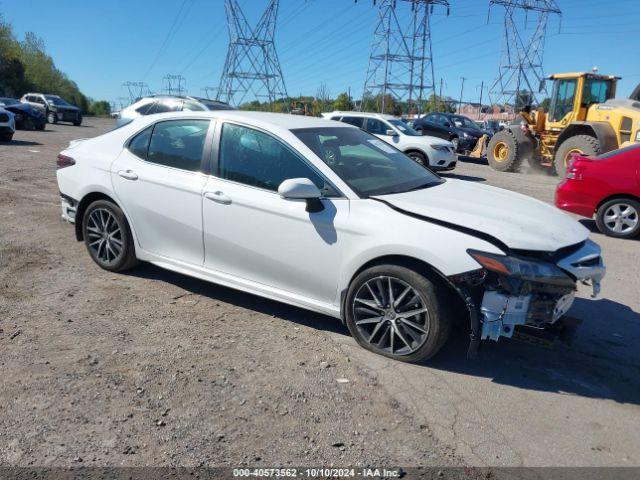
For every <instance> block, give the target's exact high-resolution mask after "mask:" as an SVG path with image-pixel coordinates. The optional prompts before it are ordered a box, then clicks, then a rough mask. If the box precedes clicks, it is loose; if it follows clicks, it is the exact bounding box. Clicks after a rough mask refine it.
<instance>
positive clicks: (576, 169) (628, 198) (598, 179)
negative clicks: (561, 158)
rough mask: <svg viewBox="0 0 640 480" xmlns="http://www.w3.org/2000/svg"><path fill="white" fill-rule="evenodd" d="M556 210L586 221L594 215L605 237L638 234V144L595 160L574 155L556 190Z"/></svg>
mask: <svg viewBox="0 0 640 480" xmlns="http://www.w3.org/2000/svg"><path fill="white" fill-rule="evenodd" d="M556 207H558V208H561V209H563V210H567V211H569V212H573V213H577V214H578V215H582V216H583V217H588V218H593V215H594V214H595V216H596V224H597V225H598V229H599V230H600V231H601V232H602V233H604V234H605V235H609V236H611V237H618V238H631V237H634V236H636V235H638V233H640V144H634V145H631V146H630V147H625V148H621V149H620V150H614V151H612V152H609V153H605V154H603V155H600V156H598V157H584V156H582V155H578V154H576V155H574V157H573V160H572V161H571V163H570V164H569V168H567V173H566V177H565V179H564V180H563V181H562V183H560V184H559V185H558V188H557V189H556Z"/></svg>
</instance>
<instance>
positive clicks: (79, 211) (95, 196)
mask: <svg viewBox="0 0 640 480" xmlns="http://www.w3.org/2000/svg"><path fill="white" fill-rule="evenodd" d="M96 200H106V201H108V202H111V203H113V204H114V205H117V206H118V208H119V209H120V210H122V212H123V213H124V217H125V219H126V220H127V224H128V226H129V231H130V232H131V235H132V237H133V244H134V245H135V246H136V248H138V238H137V236H136V232H135V230H134V228H133V224H132V223H131V218H130V217H129V215H128V214H127V211H126V210H125V209H124V208H123V207H122V205H121V204H120V203H119V202H118V201H117V200H116V199H115V198H114V196H113V195H110V194H109V193H106V192H104V191H100V190H92V191H89V192H88V193H86V194H85V195H84V196H83V197H82V198H81V199H80V201H79V202H78V206H77V207H76V221H75V224H74V227H75V234H76V240H78V241H79V242H81V241H83V240H84V236H83V235H82V217H83V216H84V212H85V210H86V209H87V207H88V206H89V205H91V203H93V202H95V201H96Z"/></svg>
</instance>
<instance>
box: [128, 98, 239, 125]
mask: <svg viewBox="0 0 640 480" xmlns="http://www.w3.org/2000/svg"><path fill="white" fill-rule="evenodd" d="M207 110H235V108H233V107H232V106H231V105H229V104H228V103H224V102H219V101H218V100H210V99H208V98H199V97H191V96H185V97H180V96H175V95H152V96H149V97H143V98H140V99H139V100H137V101H136V102H135V103H132V104H131V105H129V106H128V107H126V108H123V109H122V110H121V111H120V112H119V114H118V116H117V117H116V124H117V126H118V127H121V126H123V125H126V124H127V123H129V122H131V121H132V120H133V119H135V118H138V117H142V116H144V115H152V114H154V113H166V112H182V111H195V112H199V111H207Z"/></svg>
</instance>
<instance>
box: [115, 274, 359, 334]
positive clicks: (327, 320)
mask: <svg viewBox="0 0 640 480" xmlns="http://www.w3.org/2000/svg"><path fill="white" fill-rule="evenodd" d="M125 274H127V275H132V276H135V277H140V278H147V279H151V280H159V281H163V282H166V283H170V284H171V285H175V286H176V287H179V288H182V289H184V290H187V291H188V292H191V293H193V294H196V295H202V296H203V297H208V298H211V299H213V300H216V301H220V302H224V303H228V304H231V305H235V306H238V307H242V308H246V309H248V310H253V311H255V312H260V313H264V314H265V315H272V316H276V317H279V318H282V319H284V320H287V321H292V322H295V323H297V324H300V325H303V326H306V327H311V328H314V329H317V330H326V331H329V332H333V333H341V334H344V335H349V331H348V330H347V327H346V326H344V325H343V324H342V322H341V321H340V320H338V319H337V318H332V317H329V316H327V315H322V314H320V313H315V312H311V311H308V310H304V309H302V308H297V307H293V306H291V305H287V304H285V303H281V302H277V301H275V300H269V299H267V298H262V297H259V296H257V295H252V294H250V293H245V292H241V291H239V290H234V289H232V288H228V287H224V286H222V285H216V284H215V283H209V282H206V281H204V280H199V279H197V278H193V277H189V276H186V275H182V274H180V273H175V272H171V271H169V270H164V269H162V268H159V267H156V266H155V265H151V264H149V263H143V264H142V265H140V266H139V267H138V268H135V269H132V270H129V271H127V272H125Z"/></svg>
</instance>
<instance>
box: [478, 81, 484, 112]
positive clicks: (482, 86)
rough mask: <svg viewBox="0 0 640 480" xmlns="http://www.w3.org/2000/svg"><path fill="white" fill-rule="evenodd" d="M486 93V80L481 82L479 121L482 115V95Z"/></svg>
mask: <svg viewBox="0 0 640 480" xmlns="http://www.w3.org/2000/svg"><path fill="white" fill-rule="evenodd" d="M483 93H484V80H482V82H480V107H478V120H480V117H481V115H482V94H483Z"/></svg>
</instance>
